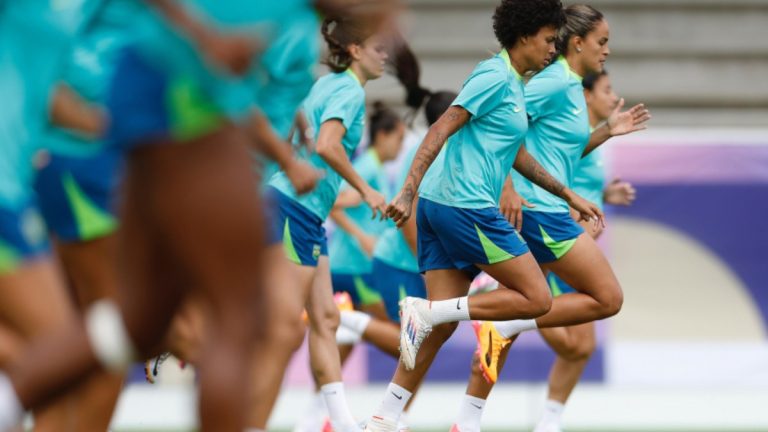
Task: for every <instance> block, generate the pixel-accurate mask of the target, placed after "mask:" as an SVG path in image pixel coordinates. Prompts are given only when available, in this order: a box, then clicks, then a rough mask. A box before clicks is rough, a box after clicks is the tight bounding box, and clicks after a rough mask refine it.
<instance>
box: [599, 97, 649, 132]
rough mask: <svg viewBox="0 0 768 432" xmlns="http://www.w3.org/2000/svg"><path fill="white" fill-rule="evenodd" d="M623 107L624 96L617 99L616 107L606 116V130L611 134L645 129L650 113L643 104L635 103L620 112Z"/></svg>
mask: <svg viewBox="0 0 768 432" xmlns="http://www.w3.org/2000/svg"><path fill="white" fill-rule="evenodd" d="M622 108H624V98H621V99H620V100H619V103H618V104H616V108H615V109H614V110H613V112H612V113H611V116H610V117H608V132H609V133H610V135H611V136H619V135H626V134H628V133H632V132H637V131H640V130H643V129H646V128H647V127H648V125H647V124H646V123H647V122H648V120H650V119H651V113H650V112H649V111H648V109H647V108H646V107H645V105H644V104H637V105H635V106H633V107H632V108H630V109H628V110H627V111H624V112H622V111H621V109H622Z"/></svg>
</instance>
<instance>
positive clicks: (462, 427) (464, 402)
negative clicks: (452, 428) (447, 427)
mask: <svg viewBox="0 0 768 432" xmlns="http://www.w3.org/2000/svg"><path fill="white" fill-rule="evenodd" d="M484 409H485V399H480V398H478V397H474V396H470V395H468V394H465V395H464V398H462V399H461V407H460V408H459V417H458V418H457V419H456V426H458V428H459V431H461V432H480V420H482V418H483V410H484Z"/></svg>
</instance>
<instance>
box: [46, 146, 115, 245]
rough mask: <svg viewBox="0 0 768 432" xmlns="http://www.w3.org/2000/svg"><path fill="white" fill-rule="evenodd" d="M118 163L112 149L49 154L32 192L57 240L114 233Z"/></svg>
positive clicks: (93, 237)
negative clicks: (76, 154) (86, 154)
mask: <svg viewBox="0 0 768 432" xmlns="http://www.w3.org/2000/svg"><path fill="white" fill-rule="evenodd" d="M121 165H122V155H121V153H120V152H118V151H117V150H116V149H105V150H104V151H102V152H99V153H98V154H96V155H94V156H90V157H68V156H61V155H55V154H54V155H51V159H50V162H49V163H48V165H46V166H45V167H44V168H43V169H42V170H40V171H39V172H38V175H37V179H36V180H35V191H36V192H37V195H38V199H39V201H40V211H41V213H42V214H43V218H44V219H45V223H46V225H47V226H48V229H49V230H50V231H51V232H52V233H53V234H54V235H55V236H56V238H57V239H58V240H60V241H63V242H80V241H88V240H93V239H97V238H100V237H104V236H107V235H110V234H112V233H114V232H115V230H116V229H117V218H116V217H115V195H116V191H117V184H118V181H119V178H120V170H121Z"/></svg>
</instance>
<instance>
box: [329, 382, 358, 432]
mask: <svg viewBox="0 0 768 432" xmlns="http://www.w3.org/2000/svg"><path fill="white" fill-rule="evenodd" d="M320 393H321V394H322V395H323V400H325V407H326V408H328V417H329V418H330V419H331V425H332V426H333V429H334V430H335V431H339V432H343V431H345V430H348V429H349V428H357V422H356V421H355V418H354V417H353V416H352V413H351V412H350V411H349V405H347V396H346V394H345V393H344V383H343V382H341V381H339V382H333V383H329V384H326V385H324V386H322V387H320Z"/></svg>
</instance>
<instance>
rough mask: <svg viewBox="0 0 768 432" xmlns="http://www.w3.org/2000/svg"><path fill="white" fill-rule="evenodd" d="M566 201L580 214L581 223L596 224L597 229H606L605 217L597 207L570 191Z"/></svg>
mask: <svg viewBox="0 0 768 432" xmlns="http://www.w3.org/2000/svg"><path fill="white" fill-rule="evenodd" d="M566 201H567V202H568V205H569V206H570V207H571V208H572V209H574V210H576V211H577V212H578V213H579V220H580V221H587V222H592V223H594V227H595V229H597V228H599V227H603V228H605V216H604V215H603V212H602V211H601V210H600V208H598V207H597V205H595V204H594V203H591V202H589V201H587V200H585V199H584V198H582V197H580V196H578V195H576V194H575V193H573V192H572V191H570V190H568V199H567V200H566Z"/></svg>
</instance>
